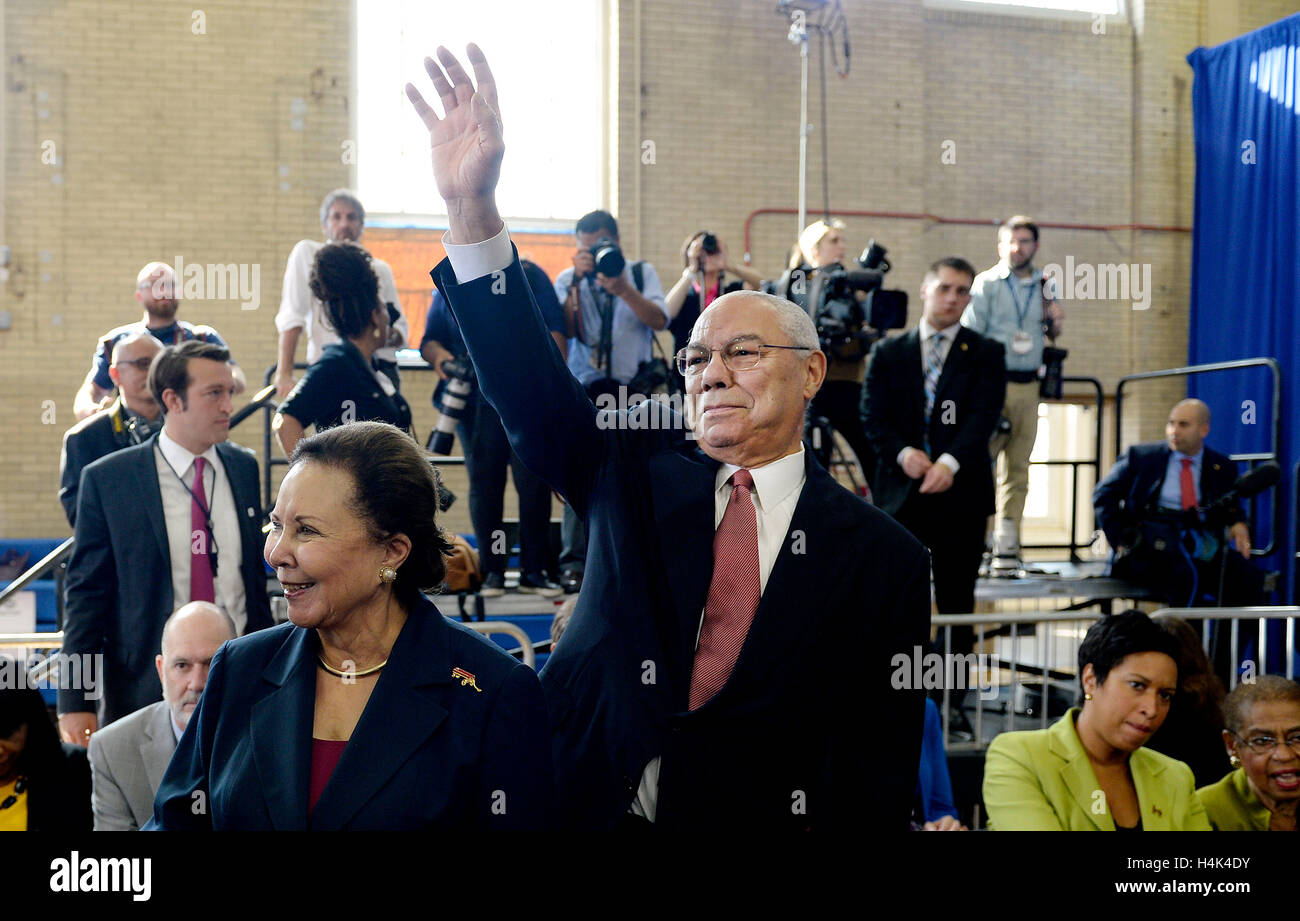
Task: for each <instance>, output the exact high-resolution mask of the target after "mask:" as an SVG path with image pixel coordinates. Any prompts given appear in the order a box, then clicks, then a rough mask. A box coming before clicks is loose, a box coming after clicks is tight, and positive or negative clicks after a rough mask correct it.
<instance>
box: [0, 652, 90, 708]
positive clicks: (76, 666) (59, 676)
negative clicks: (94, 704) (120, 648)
mask: <svg viewBox="0 0 1300 921" xmlns="http://www.w3.org/2000/svg"><path fill="white" fill-rule="evenodd" d="M33 674H35V676H36V677H35V678H33ZM103 679H104V654H103V653H99V652H95V653H89V652H80V653H66V652H55V653H51V654H50V655H48V656H47V655H42V654H40V653H32V654H31V655H29V656H27V657H26V658H25V659H18V658H14V657H11V656H0V691H13V690H21V689H25V688H31V689H33V690H37V691H45V690H49V691H82V692H84V694H85V697H86V699H87V700H99V698H100V696H101V695H102V694H103V688H104V680H103Z"/></svg>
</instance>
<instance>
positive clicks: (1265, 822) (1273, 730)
mask: <svg viewBox="0 0 1300 921" xmlns="http://www.w3.org/2000/svg"><path fill="white" fill-rule="evenodd" d="M1223 715H1224V718H1225V721H1226V722H1227V727H1228V728H1227V729H1225V730H1224V731H1223V743H1224V745H1226V746H1227V749H1228V755H1229V756H1230V757H1229V761H1231V763H1232V766H1233V767H1235V768H1236V770H1235V771H1233V772H1232V773H1231V774H1229V775H1228V776H1227V777H1224V778H1223V779H1222V780H1220V781H1219V782H1218V783H1214V784H1211V785H1210V786H1208V787H1202V788H1201V789H1199V790H1197V791H1196V795H1197V797H1198V798H1199V799H1200V801H1201V804H1202V805H1203V806H1204V807H1205V812H1206V814H1207V815H1208V816H1209V817H1210V827H1211V828H1213V829H1214V830H1215V831H1295V830H1296V807H1297V806H1298V805H1300V684H1297V683H1296V682H1294V681H1289V680H1287V679H1286V678H1279V677H1278V676H1276V675H1260V676H1259V677H1257V678H1256V679H1255V681H1254V682H1253V683H1251V684H1240V685H1238V686H1237V689H1236V690H1235V691H1233V692H1232V693H1231V694H1229V695H1228V698H1227V700H1225V701H1224V702H1223Z"/></svg>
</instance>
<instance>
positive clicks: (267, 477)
mask: <svg viewBox="0 0 1300 921" xmlns="http://www.w3.org/2000/svg"><path fill="white" fill-rule="evenodd" d="M401 351H403V352H409V351H411V350H410V349H402V350H401ZM277 367H278V365H271V367H269V368H267V369H266V374H265V375H264V378H263V382H264V383H265V384H266V385H268V386H269V385H270V384H271V383H272V382H273V381H274V378H275V369H276V368H277ZM309 367H311V366H310V365H308V364H306V363H305V362H295V363H294V366H293V369H294V370H295V371H305V370H307V368H309ZM398 367H399V368H400V369H401V370H403V371H427V372H432V371H433V365H431V364H429V363H428V362H427V361H425V360H424V359H423V358H419V359H415V358H408V357H405V356H403V357H402V358H401V359H400V360H399V361H398ZM276 406H277V404H276V401H275V400H274V399H272V400H269V401H268V402H267V403H265V404H263V405H262V407H261V411H262V508H263V509H264V510H265V511H266V513H267V514H270V511H271V507H272V506H273V505H274V504H275V503H274V502H272V501H271V471H272V469H273V468H275V467H287V466H289V459H288V458H287V457H280V456H277V452H278V451H279V445H278V444H277V443H275V441H274V439H273V438H272V437H271V436H272V432H271V421H272V420H273V419H274V418H275V410H276ZM416 441H417V442H418V441H419V439H416ZM434 456H435V455H430V457H434ZM436 457H437V463H438V466H445V467H458V466H461V465H463V464H464V463H465V458H464V457H463V456H455V455H449V456H444V455H436Z"/></svg>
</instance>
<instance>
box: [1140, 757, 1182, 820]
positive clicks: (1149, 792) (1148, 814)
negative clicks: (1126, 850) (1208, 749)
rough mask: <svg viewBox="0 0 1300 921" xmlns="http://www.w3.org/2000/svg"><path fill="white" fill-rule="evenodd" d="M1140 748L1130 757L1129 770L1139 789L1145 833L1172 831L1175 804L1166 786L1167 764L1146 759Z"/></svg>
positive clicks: (1155, 759)
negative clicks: (1165, 773)
mask: <svg viewBox="0 0 1300 921" xmlns="http://www.w3.org/2000/svg"><path fill="white" fill-rule="evenodd" d="M1146 755H1147V752H1146V751H1144V750H1143V749H1141V748H1139V749H1138V750H1137V751H1135V752H1134V753H1133V754H1132V755H1131V756H1130V757H1129V770H1130V771H1131V772H1132V774H1133V786H1134V787H1136V788H1137V798H1138V808H1139V809H1140V810H1141V812H1140V813H1139V815H1140V816H1141V818H1142V829H1143V831H1171V830H1172V828H1171V822H1172V821H1173V812H1174V804H1173V801H1172V800H1171V799H1170V797H1169V790H1168V788H1167V787H1166V786H1165V784H1164V776H1163V775H1164V771H1165V764H1164V763H1163V762H1162V761H1160V760H1159V759H1157V758H1148V757H1146Z"/></svg>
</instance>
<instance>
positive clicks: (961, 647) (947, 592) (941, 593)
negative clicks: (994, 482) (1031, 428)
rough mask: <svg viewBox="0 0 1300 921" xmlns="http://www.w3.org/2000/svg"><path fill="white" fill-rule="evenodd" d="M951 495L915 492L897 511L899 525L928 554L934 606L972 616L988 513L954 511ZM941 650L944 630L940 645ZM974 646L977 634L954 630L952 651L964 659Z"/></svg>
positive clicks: (960, 628) (943, 610) (966, 629)
mask: <svg viewBox="0 0 1300 921" xmlns="http://www.w3.org/2000/svg"><path fill="white" fill-rule="evenodd" d="M953 506H954V503H953V502H952V501H951V497H949V496H946V495H943V494H940V495H933V496H923V495H921V494H920V493H915V492H914V493H912V495H910V496H908V498H907V501H906V502H904V503H903V507H902V508H901V509H899V510H898V515H897V516H896V517H897V519H898V523H899V524H901V525H902V526H903V527H905V528H907V530H909V531H911V532H912V535H913V536H914V537H915V538H916V539H917V540H919V541H920V542H921V543H923V544H925V546H926V547H928V548H929V550H930V571H931V573H932V575H933V578H934V602H935V606H936V607H937V608H938V609H939V613H940V614H970V613H972V612H973V611H974V610H975V580H976V579H977V578H979V569H980V559H981V558H982V557H983V556H984V526H985V522H986V520H987V518H988V516H987V515H972V514H971V513H970V512H969V511H964V510H958V511H955V510H954V508H953ZM936 643H937V645H938V651H939V652H942V651H943V648H942V647H943V631H942V630H941V631H940V633H939V637H938V639H937V641H936ZM974 647H975V631H974V630H973V629H972V628H970V627H953V628H952V648H951V649H950V650H949V651H950V652H952V653H954V654H958V655H965V654H967V653H969V652H970V651H971V650H972V649H974Z"/></svg>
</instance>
